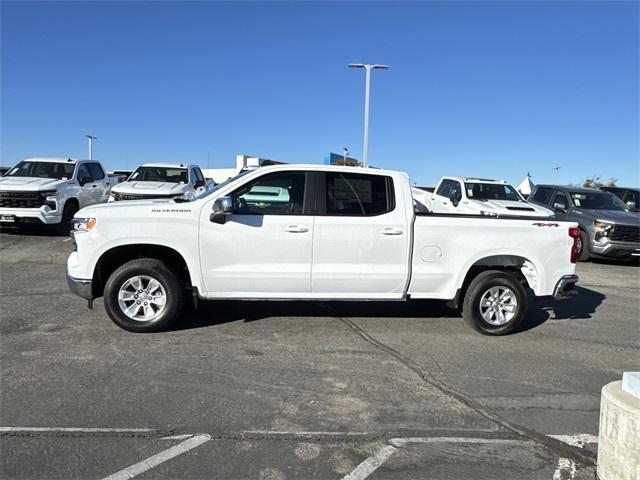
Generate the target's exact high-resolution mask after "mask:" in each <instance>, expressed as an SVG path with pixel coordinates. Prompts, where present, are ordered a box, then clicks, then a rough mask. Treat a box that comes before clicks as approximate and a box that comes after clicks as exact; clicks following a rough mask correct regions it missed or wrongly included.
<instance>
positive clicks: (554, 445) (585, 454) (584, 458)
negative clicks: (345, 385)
mask: <svg viewBox="0 0 640 480" xmlns="http://www.w3.org/2000/svg"><path fill="white" fill-rule="evenodd" d="M321 305H322V306H323V307H324V308H325V309H326V310H328V311H329V313H330V314H331V316H332V317H334V318H336V319H337V320H339V321H340V322H342V323H343V324H345V325H346V326H347V327H349V328H350V329H351V330H352V331H353V332H354V333H355V334H356V335H358V336H359V337H360V338H362V339H363V340H364V341H366V342H368V343H370V344H371V345H373V346H374V347H376V348H378V349H379V350H382V351H383V352H385V353H387V354H389V355H391V356H392V357H394V358H395V359H396V360H397V361H399V362H400V363H402V364H403V365H404V366H405V367H407V368H408V369H409V370H411V371H412V372H414V373H415V374H416V375H418V376H419V377H420V378H421V379H422V380H423V381H424V382H426V383H428V384H430V385H431V386H433V387H434V388H436V389H437V390H439V391H440V392H442V393H443V394H445V395H447V396H449V397H453V398H454V399H456V400H457V401H458V402H460V403H462V404H463V405H465V406H467V407H468V408H470V409H471V410H473V411H475V412H476V413H478V414H479V415H481V416H482V417H484V418H486V419H487V420H489V421H491V422H493V423H495V424H497V425H499V426H501V427H503V428H504V429H507V430H509V431H511V432H513V433H515V434H517V435H518V436H520V437H522V438H526V439H528V440H532V441H534V442H535V443H538V444H540V445H542V446H543V447H544V448H546V449H547V450H549V451H551V452H552V453H555V454H557V455H559V456H563V457H568V458H571V459H573V460H575V461H577V462H580V463H582V464H583V465H586V466H590V467H594V466H595V454H592V453H591V452H589V451H586V450H581V449H579V448H577V447H572V446H570V445H567V444H566V443H564V442H562V441H560V440H556V439H554V438H551V437H547V436H546V435H544V434H542V433H539V432H537V431H535V430H532V429H530V428H527V427H524V426H522V425H518V424H516V423H512V422H510V421H508V420H506V419H504V418H502V417H501V416H499V415H498V414H496V413H494V412H492V411H491V410H488V409H487V408H486V407H484V406H483V405H482V404H480V403H479V402H478V401H476V400H474V399H473V398H471V397H469V396H468V395H467V394H465V393H463V392H461V391H459V390H457V389H456V388H454V387H452V386H451V385H448V384H446V383H445V382H443V381H441V380H440V379H438V378H436V377H435V376H434V375H433V374H431V373H430V372H428V371H426V370H425V369H423V368H422V367H421V366H420V365H419V364H418V363H416V362H415V361H414V360H412V359H411V358H409V357H407V356H406V355H404V354H402V353H400V352H399V351H397V350H395V349H394V348H393V347H390V346H389V345H387V344H385V343H383V342H381V341H380V340H378V339H376V338H375V337H373V336H371V335H370V334H369V333H367V332H366V331H365V330H363V329H362V328H361V327H360V326H359V325H357V324H356V323H355V322H353V321H352V320H350V319H348V318H344V317H342V316H341V315H339V314H338V313H337V312H336V311H334V310H333V309H332V308H331V307H330V306H329V305H327V304H325V303H321Z"/></svg>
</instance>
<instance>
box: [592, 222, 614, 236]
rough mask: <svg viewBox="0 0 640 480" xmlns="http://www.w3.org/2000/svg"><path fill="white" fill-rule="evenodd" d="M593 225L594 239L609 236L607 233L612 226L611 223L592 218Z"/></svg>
mask: <svg viewBox="0 0 640 480" xmlns="http://www.w3.org/2000/svg"><path fill="white" fill-rule="evenodd" d="M593 226H594V227H596V235H595V239H596V241H600V240H602V239H603V238H606V237H608V236H609V233H610V232H611V229H612V228H613V223H609V222H602V221H600V220H594V222H593Z"/></svg>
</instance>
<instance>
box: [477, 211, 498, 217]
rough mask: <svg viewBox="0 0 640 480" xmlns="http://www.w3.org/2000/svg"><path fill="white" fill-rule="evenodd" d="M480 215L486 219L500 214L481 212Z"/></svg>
mask: <svg viewBox="0 0 640 480" xmlns="http://www.w3.org/2000/svg"><path fill="white" fill-rule="evenodd" d="M480 215H483V216H485V217H497V216H498V214H497V213H496V212H489V211H488V210H480Z"/></svg>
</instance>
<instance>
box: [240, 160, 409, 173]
mask: <svg viewBox="0 0 640 480" xmlns="http://www.w3.org/2000/svg"><path fill="white" fill-rule="evenodd" d="M249 170H250V171H252V172H265V171H269V172H277V171H281V170H282V171H288V170H308V171H321V172H349V173H362V174H371V175H394V174H401V175H407V174H406V173H405V172H402V171H400V170H383V169H380V168H373V167H369V168H364V167H347V166H342V165H322V164H317V163H297V164H296V163H283V164H281V165H269V166H262V167H256V168H251V169H249Z"/></svg>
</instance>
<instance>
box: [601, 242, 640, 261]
mask: <svg viewBox="0 0 640 480" xmlns="http://www.w3.org/2000/svg"><path fill="white" fill-rule="evenodd" d="M591 253H593V254H594V255H599V256H602V257H614V258H615V257H617V258H621V257H628V256H630V255H640V243H630V242H612V241H608V242H606V243H598V242H592V243H591Z"/></svg>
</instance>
